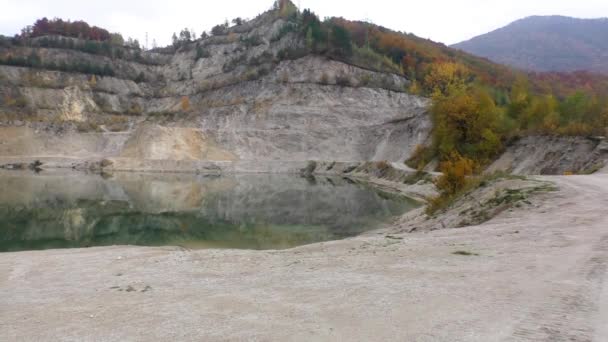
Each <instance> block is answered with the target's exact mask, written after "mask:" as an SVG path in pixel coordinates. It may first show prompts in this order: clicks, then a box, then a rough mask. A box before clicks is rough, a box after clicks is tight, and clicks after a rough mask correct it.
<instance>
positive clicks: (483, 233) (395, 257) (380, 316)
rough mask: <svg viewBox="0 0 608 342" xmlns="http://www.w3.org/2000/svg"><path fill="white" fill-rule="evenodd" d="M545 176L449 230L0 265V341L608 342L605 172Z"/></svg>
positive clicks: (88, 253)
mask: <svg viewBox="0 0 608 342" xmlns="http://www.w3.org/2000/svg"><path fill="white" fill-rule="evenodd" d="M550 179H551V180H553V181H555V182H557V184H558V185H559V186H560V189H561V190H560V191H559V192H558V193H551V194H546V195H542V196H544V197H546V198H544V200H542V201H539V202H537V203H538V205H536V206H535V207H533V208H528V209H527V210H526V211H512V212H506V213H503V214H502V215H501V216H500V217H498V218H496V219H494V220H492V221H490V222H488V223H486V224H484V225H482V226H476V227H468V228H463V229H457V230H441V231H434V232H430V233H417V234H410V235H400V236H393V235H390V234H389V232H388V231H383V232H376V233H374V234H370V235H366V236H360V237H357V238H354V239H349V240H344V241H337V242H331V243H323V244H316V245H312V246H306V247H301V248H297V249H293V250H288V251H269V252H251V251H227V250H205V251H187V250H178V249H174V248H134V247H114V248H96V249H83V250H59V251H46V252H25V253H12V254H0V340H2V341H14V340H19V341H24V340H26V341H27V340H73V341H103V340H109V341H144V340H175V341H214V340H222V341H223V340H230V341H233V340H236V341H241V340H256V341H269V340H270V341H392V340H397V341H484V342H485V341H592V340H594V341H608V298H607V296H608V289H607V287H608V285H607V284H608V282H606V265H608V215H607V212H608V210H607V208H608V175H596V176H581V177H555V178H550ZM456 251H468V252H472V253H477V254H479V255H478V256H461V255H455V254H453V253H454V252H456Z"/></svg>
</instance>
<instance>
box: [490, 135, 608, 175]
mask: <svg viewBox="0 0 608 342" xmlns="http://www.w3.org/2000/svg"><path fill="white" fill-rule="evenodd" d="M607 161H608V143H607V142H606V140H605V139H603V138H594V139H591V138H583V137H554V136H530V137H526V138H523V139H521V140H519V141H516V142H515V143H513V144H512V145H511V146H509V147H508V148H507V150H506V151H505V153H504V154H503V155H502V156H501V157H500V158H499V159H498V160H497V161H496V162H494V163H493V164H492V165H491V166H490V168H489V169H488V171H489V172H492V171H497V170H503V171H508V172H511V173H514V174H540V175H544V174H546V175H563V174H569V173H593V172H595V171H597V170H599V169H601V168H602V167H604V165H607Z"/></svg>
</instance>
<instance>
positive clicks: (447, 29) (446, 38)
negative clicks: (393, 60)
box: [0, 0, 608, 47]
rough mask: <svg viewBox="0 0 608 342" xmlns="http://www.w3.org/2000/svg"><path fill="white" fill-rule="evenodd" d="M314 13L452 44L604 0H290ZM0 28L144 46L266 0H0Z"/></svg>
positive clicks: (590, 11) (603, 7) (596, 7)
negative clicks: (57, 31)
mask: <svg viewBox="0 0 608 342" xmlns="http://www.w3.org/2000/svg"><path fill="white" fill-rule="evenodd" d="M293 1H294V3H295V4H296V5H299V7H300V8H302V9H303V8H310V9H312V10H313V11H314V12H315V13H317V14H318V15H319V16H320V17H321V18H323V17H326V16H339V17H344V18H346V19H351V20H366V21H370V22H373V23H374V24H378V25H382V26H385V27H388V28H390V29H393V30H396V31H404V32H407V33H414V34H416V35H418V36H420V37H422V38H429V39H432V40H434V41H437V42H442V43H445V44H448V45H449V44H454V43H458V42H460V41H463V40H467V39H470V38H472V37H474V36H477V35H480V34H483V33H487V32H489V31H492V30H494V29H497V28H500V27H502V26H505V25H507V24H509V23H511V22H513V21H515V20H517V19H520V18H523V17H527V16H530V15H565V16H572V17H579V18H599V17H608V1H607V0H576V1H575V0H507V1H504V0H501V1H494V0H453V1H450V0H422V1H420V0H416V1H411V0H398V1H395V0H373V1H370V0H368V1H353V0H293ZM2 2H3V4H2V5H1V7H2V10H1V11H0V34H3V35H11V36H12V35H14V34H16V33H18V32H20V30H21V28H23V27H25V26H27V25H31V24H32V23H33V22H34V21H35V20H36V19H38V18H42V17H48V18H49V19H50V18H54V17H59V18H62V19H71V20H84V21H86V22H88V23H89V24H91V25H96V26H100V27H103V28H106V29H108V30H109V31H111V32H120V33H121V34H122V35H123V36H124V37H125V38H127V37H133V38H134V39H138V40H139V41H140V42H141V43H142V45H144V44H145V42H146V38H145V37H146V33H148V47H152V43H153V41H154V40H156V42H157V44H158V46H163V45H167V44H169V42H170V41H171V35H172V34H173V32H179V31H180V30H181V29H183V28H185V27H187V28H189V29H194V31H195V32H196V33H197V35H200V33H201V32H202V31H203V30H206V31H209V30H210V28H211V27H213V26H214V25H216V24H219V23H222V22H224V21H225V20H226V19H232V18H236V17H242V18H253V17H255V16H256V15H257V14H259V13H261V12H263V11H265V10H267V9H269V8H270V7H271V5H272V3H273V0H219V1H200V0H172V1H166V0H146V1H139V0H104V1H99V0H97V1H91V0H89V1H83V0H52V1H49V0H2Z"/></svg>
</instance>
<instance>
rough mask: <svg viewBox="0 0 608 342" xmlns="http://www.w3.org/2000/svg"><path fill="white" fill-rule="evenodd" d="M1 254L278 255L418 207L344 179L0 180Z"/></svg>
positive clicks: (58, 176)
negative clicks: (136, 249) (169, 249)
mask: <svg viewBox="0 0 608 342" xmlns="http://www.w3.org/2000/svg"><path fill="white" fill-rule="evenodd" d="M0 189H2V191H1V192H0V251H19V250H30V249H46V248H70V247H86V246H105V245H127V244H128V245H142V246H162V245H181V246H185V247H191V248H246V249H281V248H289V247H293V246H298V245H302V244H308V243H312V242H318V241H327V240H334V239H341V238H344V237H349V236H353V235H356V234H360V233H361V232H363V231H365V230H369V229H373V228H376V227H377V226H378V224H379V223H381V222H384V221H386V220H387V219H389V218H390V217H392V216H394V215H397V214H401V213H403V212H405V211H407V210H410V209H412V208H414V207H415V206H416V205H417V204H416V203H415V202H413V201H410V200H407V199H403V198H391V196H386V195H383V194H382V193H379V192H376V191H374V190H373V189H371V188H368V187H365V186H361V185H357V184H352V182H349V181H347V180H344V179H340V178H316V179H314V180H311V179H304V178H300V177H296V176H288V175H230V176H221V177H217V176H215V177H205V176H197V175H179V174H171V175H167V174H133V173H121V174H115V175H113V176H111V177H101V176H99V175H93V174H84V173H76V172H70V173H65V172H43V173H40V174H34V173H31V172H7V171H3V172H0Z"/></svg>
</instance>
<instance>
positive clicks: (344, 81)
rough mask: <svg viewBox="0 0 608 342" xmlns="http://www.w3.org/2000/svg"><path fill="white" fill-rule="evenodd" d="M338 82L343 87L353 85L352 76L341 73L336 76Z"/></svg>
mask: <svg viewBox="0 0 608 342" xmlns="http://www.w3.org/2000/svg"><path fill="white" fill-rule="evenodd" d="M336 84H337V85H339V86H342V87H350V86H352V83H351V80H350V77H348V76H347V75H344V74H340V75H338V76H336Z"/></svg>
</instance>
